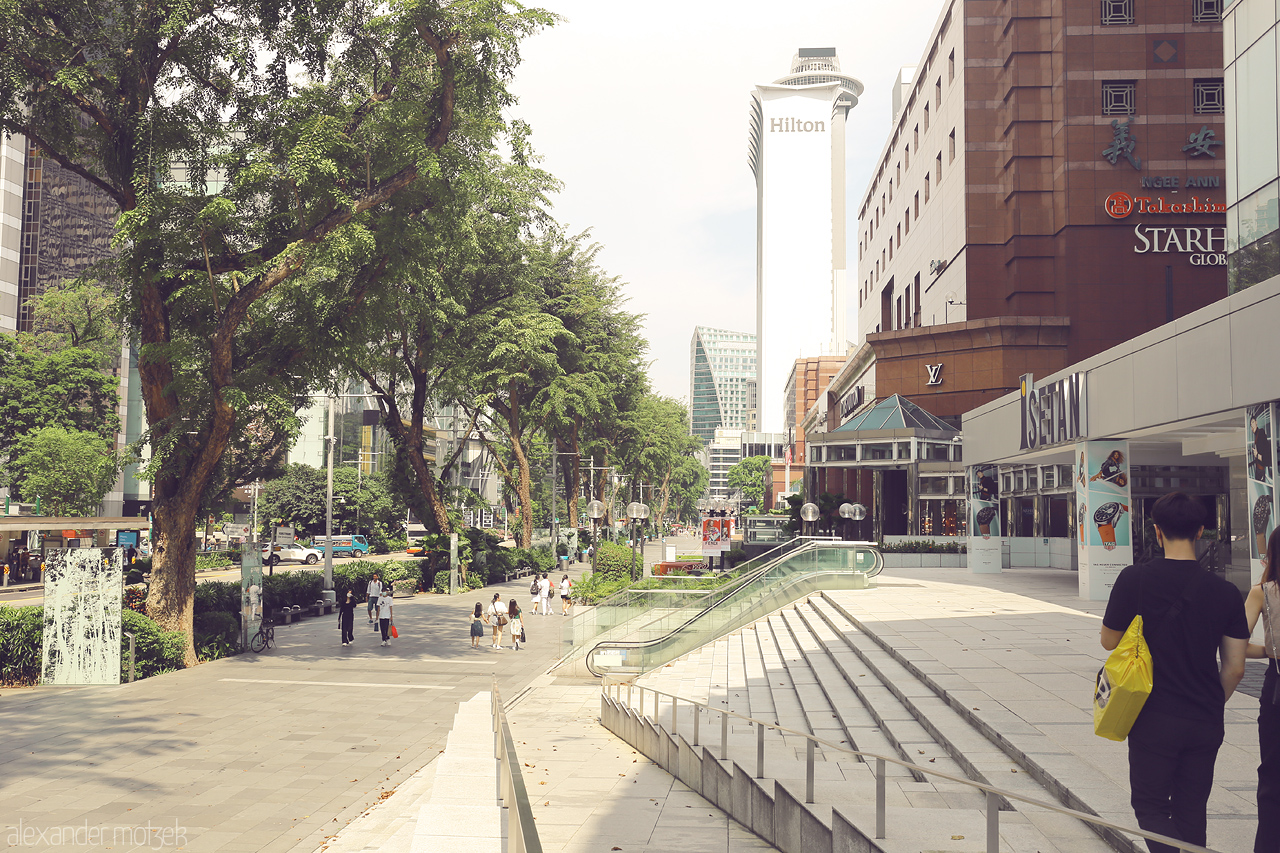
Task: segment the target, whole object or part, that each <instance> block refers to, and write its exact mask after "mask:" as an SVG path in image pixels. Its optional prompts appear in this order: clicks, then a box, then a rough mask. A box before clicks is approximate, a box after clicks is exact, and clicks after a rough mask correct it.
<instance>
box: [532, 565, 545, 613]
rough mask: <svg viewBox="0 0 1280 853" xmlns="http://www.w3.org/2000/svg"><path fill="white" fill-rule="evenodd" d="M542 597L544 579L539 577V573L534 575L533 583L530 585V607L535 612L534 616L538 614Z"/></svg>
mask: <svg viewBox="0 0 1280 853" xmlns="http://www.w3.org/2000/svg"><path fill="white" fill-rule="evenodd" d="M541 597H542V578H540V577H538V573H537V572H534V573H533V581H532V582H531V583H530V584H529V607H530V608H531V609H532V610H533V613H534V615H535V616H536V615H537V613H538V599H539V598H541Z"/></svg>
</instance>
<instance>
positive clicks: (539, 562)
mask: <svg viewBox="0 0 1280 853" xmlns="http://www.w3.org/2000/svg"><path fill="white" fill-rule="evenodd" d="M529 559H530V560H531V561H532V563H533V567H534V568H535V569H536V570H538V571H539V572H553V571H555V570H556V557H555V555H554V554H552V553H551V549H550V548H549V547H542V546H540V547H537V548H530V549H529Z"/></svg>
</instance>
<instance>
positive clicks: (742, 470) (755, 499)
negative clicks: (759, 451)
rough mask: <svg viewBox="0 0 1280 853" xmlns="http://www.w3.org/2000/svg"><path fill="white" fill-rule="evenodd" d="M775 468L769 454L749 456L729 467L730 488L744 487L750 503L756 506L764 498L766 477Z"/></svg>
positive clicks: (743, 490) (744, 495) (743, 492)
mask: <svg viewBox="0 0 1280 853" xmlns="http://www.w3.org/2000/svg"><path fill="white" fill-rule="evenodd" d="M772 470H773V460H771V459H770V458H769V457H768V456H749V457H747V458H746V459H743V460H742V461H741V462H739V463H738V464H737V465H734V466H733V467H732V468H730V469H729V488H731V489H742V495H743V497H745V498H746V499H747V503H748V504H753V505H755V506H756V507H759V506H760V502H761V501H763V500H764V478H765V475H766V474H767V473H768V472H770V471H772Z"/></svg>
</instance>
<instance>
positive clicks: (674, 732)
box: [671, 696, 676, 737]
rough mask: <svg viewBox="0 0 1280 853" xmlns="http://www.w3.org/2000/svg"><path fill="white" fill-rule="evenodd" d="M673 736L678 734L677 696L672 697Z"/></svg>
mask: <svg viewBox="0 0 1280 853" xmlns="http://www.w3.org/2000/svg"><path fill="white" fill-rule="evenodd" d="M671 736H672V737H675V736H676V697H674V696H672V697H671Z"/></svg>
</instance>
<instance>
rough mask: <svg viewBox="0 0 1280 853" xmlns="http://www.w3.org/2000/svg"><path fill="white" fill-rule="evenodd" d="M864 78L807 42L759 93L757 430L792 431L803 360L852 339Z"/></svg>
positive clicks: (754, 126)
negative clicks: (849, 314)
mask: <svg viewBox="0 0 1280 853" xmlns="http://www.w3.org/2000/svg"><path fill="white" fill-rule="evenodd" d="M861 94H862V83H861V82H860V81H858V80H856V79H854V78H853V77H850V76H848V75H847V74H841V73H840V61H839V60H838V59H837V58H836V51H835V48H830V47H822V48H800V50H799V52H797V53H796V55H795V57H794V58H793V59H792V60H791V73H790V74H787V75H786V76H784V77H781V78H779V79H778V80H775V81H774V82H773V83H768V84H762V85H758V86H756V87H755V91H754V92H752V94H751V147H750V156H749V159H750V162H751V171H752V172H753V173H754V174H755V178H756V346H757V356H756V364H757V366H758V371H759V377H758V380H757V381H758V383H759V384H758V387H757V393H756V395H755V399H756V400H757V405H758V407H759V411H758V413H757V414H758V420H757V423H758V426H757V429H759V430H761V431H764V432H778V431H780V430H781V429H782V428H783V427H782V424H783V389H784V387H785V384H786V381H787V376H788V374H789V373H790V371H791V368H792V366H793V365H794V363H795V360H796V359H797V358H801V357H805V356H816V355H823V354H842V353H844V351H845V349H846V337H845V269H846V267H845V191H844V184H845V151H844V135H845V119H846V117H847V116H848V113H849V110H851V109H852V108H853V107H854V106H856V105H857V103H858V96H859V95H861Z"/></svg>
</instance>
